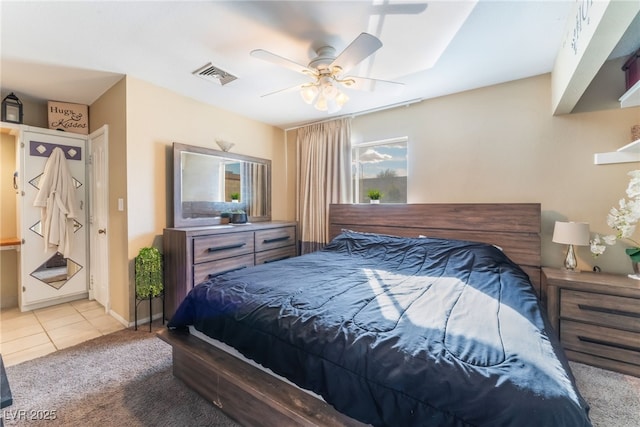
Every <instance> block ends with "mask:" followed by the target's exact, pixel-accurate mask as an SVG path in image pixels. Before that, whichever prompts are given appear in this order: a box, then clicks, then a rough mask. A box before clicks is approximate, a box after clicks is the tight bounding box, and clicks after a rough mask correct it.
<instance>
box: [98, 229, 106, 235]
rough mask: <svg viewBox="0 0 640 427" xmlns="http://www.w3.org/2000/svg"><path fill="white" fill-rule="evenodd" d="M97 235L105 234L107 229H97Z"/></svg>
mask: <svg viewBox="0 0 640 427" xmlns="http://www.w3.org/2000/svg"><path fill="white" fill-rule="evenodd" d="M98 234H107V229H106V228H100V229H98Z"/></svg>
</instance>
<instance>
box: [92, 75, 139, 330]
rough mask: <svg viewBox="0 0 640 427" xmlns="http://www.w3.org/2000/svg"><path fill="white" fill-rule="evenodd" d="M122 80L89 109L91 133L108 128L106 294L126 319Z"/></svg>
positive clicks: (125, 175)
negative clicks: (121, 207)
mask: <svg viewBox="0 0 640 427" xmlns="http://www.w3.org/2000/svg"><path fill="white" fill-rule="evenodd" d="M126 89H127V85H126V79H125V78H122V80H120V81H119V82H118V83H116V84H115V85H114V86H112V87H111V88H110V89H109V90H108V91H107V92H105V93H104V94H103V95H102V96H101V97H100V98H99V99H98V100H96V102H94V103H93V104H91V106H90V108H89V117H90V122H91V123H90V125H91V129H90V131H91V132H94V131H96V130H97V129H99V128H101V127H102V126H103V125H105V124H106V125H108V126H109V128H108V138H109V142H108V144H109V223H108V225H107V236H108V237H109V294H110V301H111V310H112V311H114V312H115V313H117V314H118V315H119V316H120V317H122V318H123V319H125V320H129V316H128V314H129V303H130V302H129V269H128V259H129V258H128V257H127V253H128V245H129V239H128V225H127V213H126V206H125V211H123V212H121V211H118V198H123V199H125V200H126V196H127V169H126V165H127V120H126V97H127V93H126Z"/></svg>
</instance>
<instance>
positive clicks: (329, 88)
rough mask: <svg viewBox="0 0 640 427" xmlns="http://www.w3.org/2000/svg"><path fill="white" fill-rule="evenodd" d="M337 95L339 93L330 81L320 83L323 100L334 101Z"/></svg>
mask: <svg viewBox="0 0 640 427" xmlns="http://www.w3.org/2000/svg"><path fill="white" fill-rule="evenodd" d="M339 93H340V91H339V90H338V88H337V87H335V86H334V85H333V83H331V81H328V82H323V83H322V94H323V95H324V96H325V98H327V99H335V98H336V96H338V94H339Z"/></svg>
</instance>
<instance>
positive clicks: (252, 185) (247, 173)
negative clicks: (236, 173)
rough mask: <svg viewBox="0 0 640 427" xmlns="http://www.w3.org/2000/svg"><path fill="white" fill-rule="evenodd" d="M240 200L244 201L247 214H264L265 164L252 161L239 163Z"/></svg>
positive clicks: (265, 191) (265, 192)
mask: <svg viewBox="0 0 640 427" xmlns="http://www.w3.org/2000/svg"><path fill="white" fill-rule="evenodd" d="M240 167H241V170H240V176H241V178H240V183H241V185H242V189H241V193H242V198H243V199H242V200H243V201H244V202H245V203H246V207H247V215H251V216H265V215H266V211H267V205H266V203H267V198H266V195H267V182H266V179H265V177H266V173H265V168H266V166H265V165H262V164H260V163H253V162H241V163H240Z"/></svg>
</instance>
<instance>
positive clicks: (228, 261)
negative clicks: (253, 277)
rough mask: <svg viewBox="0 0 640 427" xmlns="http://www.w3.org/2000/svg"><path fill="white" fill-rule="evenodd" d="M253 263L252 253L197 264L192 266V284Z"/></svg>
mask: <svg viewBox="0 0 640 427" xmlns="http://www.w3.org/2000/svg"><path fill="white" fill-rule="evenodd" d="M253 265H254V260H253V254H248V255H240V256H237V257H233V258H225V259H222V260H218V261H211V262H204V263H201V264H197V265H194V266H193V285H194V286H195V285H197V284H199V283H202V282H204V281H205V280H208V279H211V278H212V277H215V276H219V275H221V274H224V273H229V272H231V271H236V270H242V269H244V268H247V267H253Z"/></svg>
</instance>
